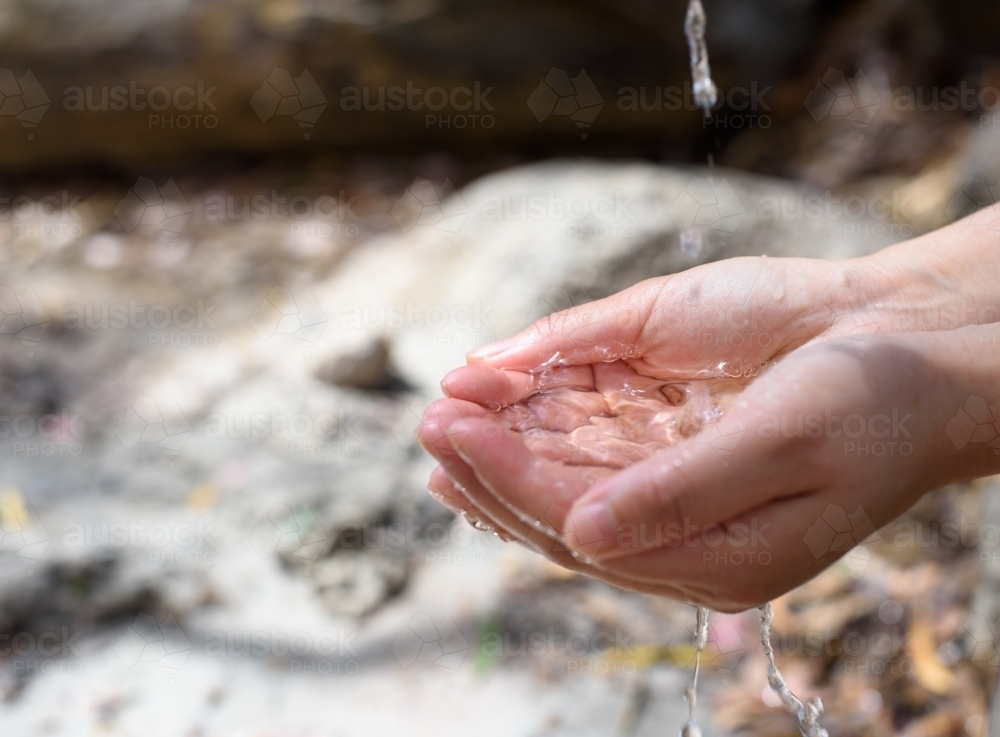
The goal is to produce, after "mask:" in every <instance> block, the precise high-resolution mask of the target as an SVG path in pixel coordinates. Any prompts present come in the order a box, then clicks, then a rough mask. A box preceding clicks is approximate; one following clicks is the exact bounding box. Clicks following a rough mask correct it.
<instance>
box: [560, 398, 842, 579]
mask: <svg viewBox="0 0 1000 737" xmlns="http://www.w3.org/2000/svg"><path fill="white" fill-rule="evenodd" d="M738 401H739V402H740V405H741V406H742V405H743V404H744V403H745V401H744V400H742V399H739V398H738ZM721 407H722V410H723V413H724V414H723V417H722V419H721V420H720V421H719V422H718V423H716V424H709V425H705V426H703V427H702V428H701V430H700V431H699V432H698V433H697V434H695V435H694V436H693V437H691V438H689V439H688V440H686V441H684V442H682V443H681V444H679V445H677V446H674V447H671V448H667V449H665V450H663V451H661V452H659V453H657V454H656V455H654V456H652V457H651V458H648V459H647V460H645V461H642V462H640V463H637V464H635V465H634V466H630V467H629V468H626V469H624V470H623V471H620V472H619V473H617V474H616V475H614V476H612V477H611V478H609V479H607V480H605V481H603V482H602V483H599V484H596V485H595V486H594V488H593V489H591V490H588V492H587V493H586V494H584V495H582V496H581V497H580V498H579V499H577V500H576V501H575V502H574V504H573V508H572V511H571V513H570V514H569V515H568V517H567V521H566V524H567V527H568V528H574V529H577V528H583V527H585V528H586V529H592V530H595V531H596V532H593V533H591V535H590V538H589V539H587V540H581V541H576V540H575V539H574V538H573V536H572V535H567V542H568V544H569V545H570V547H571V548H574V549H578V548H579V549H586V550H587V551H588V553H589V554H590V555H592V556H593V557H595V558H596V559H597V560H606V559H609V558H614V557H620V556H625V555H635V554H636V553H640V552H644V551H647V550H649V549H650V548H655V547H657V546H658V545H660V544H662V540H658V539H657V538H654V539H653V541H652V542H651V543H649V544H646V543H643V542H641V541H640V542H639V543H637V544H622V538H621V536H620V533H621V532H622V531H623V530H626V529H631V526H636V525H641V524H644V523H645V524H649V523H656V524H660V525H670V526H672V527H675V528H679V529H682V530H683V529H690V528H691V526H695V527H696V528H702V527H704V526H706V525H709V524H711V523H719V522H724V521H725V520H729V519H732V518H734V517H736V516H737V515H739V514H742V513H743V512H746V511H747V510H750V509H754V508H756V507H759V506H761V505H763V504H765V503H766V502H768V501H771V500H772V499H773V498H775V497H777V496H782V495H790V494H795V493H801V492H805V491H811V490H814V489H816V488H819V487H821V486H822V485H823V473H824V471H823V470H822V468H821V464H819V463H813V462H811V458H812V454H811V453H808V452H807V450H806V448H803V449H802V452H799V453H787V452H786V450H787V447H786V443H787V441H783V440H782V439H775V438H771V437H762V436H761V434H760V433H756V432H748V430H747V425H746V424H744V422H743V420H742V419H741V417H740V415H739V414H738V413H737V411H736V410H737V409H738V408H737V407H736V406H735V402H734V401H733V400H731V399H726V400H723V401H722V404H721ZM743 411H745V412H747V413H750V412H751V410H750V408H749V405H748V407H747V408H746V409H745V410H743ZM748 416H749V414H748ZM596 538H600V539H602V540H604V541H605V544H604V545H603V546H601V547H600V548H599V549H597V550H595V549H594V548H593V544H592V540H593V539H596Z"/></svg>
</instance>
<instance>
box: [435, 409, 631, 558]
mask: <svg viewBox="0 0 1000 737" xmlns="http://www.w3.org/2000/svg"><path fill="white" fill-rule="evenodd" d="M462 427H463V429H464V430H465V431H464V432H460V428H459V423H456V425H455V426H453V427H450V428H448V430H447V431H446V435H447V436H448V439H449V441H450V442H451V443H452V446H453V447H454V448H455V450H456V452H457V453H458V454H459V456H460V457H461V458H462V460H464V461H465V462H466V463H467V464H469V466H471V467H472V469H473V470H474V472H475V474H476V478H478V479H479V480H480V481H481V482H482V484H483V486H484V487H485V488H486V489H487V490H488V491H489V492H490V493H491V494H492V495H493V496H494V497H495V498H496V499H497V500H498V501H499V502H501V503H502V505H503V506H504V507H505V508H506V509H508V510H509V511H511V512H513V513H514V515H515V516H516V517H517V518H518V519H519V520H521V521H522V522H524V523H525V524H527V525H529V526H531V527H533V528H535V529H536V530H538V531H539V532H540V533H542V534H545V535H548V536H549V537H551V538H553V539H558V538H559V537H560V535H561V534H562V531H563V528H564V522H565V518H566V515H567V514H568V512H569V509H570V507H571V506H572V505H573V503H574V502H575V501H576V499H578V498H579V497H580V496H581V495H583V494H585V493H586V492H587V491H588V490H589V489H590V487H591V486H593V485H594V484H595V483H597V482H598V481H600V480H601V479H603V478H607V477H608V476H610V475H611V473H613V472H612V471H611V470H610V469H606V468H600V467H593V466H580V467H573V466H567V465H564V464H562V463H559V462H557V461H553V460H550V459H547V458H542V457H539V456H537V455H535V454H534V453H532V452H531V451H530V450H529V448H528V447H527V446H526V445H525V443H524V442H523V441H522V440H521V439H520V438H519V437H517V436H516V435H515V434H512V433H508V432H505V431H504V428H503V427H502V426H501V425H500V424H499V423H497V422H496V421H495V420H494V419H492V418H488V417H487V418H469V419H467V420H464V421H463V424H462ZM577 533H578V534H577V538H578V539H583V538H584V537H586V536H587V534H586V531H577ZM577 552H579V553H581V554H583V555H585V554H586V551H583V550H580V551H577Z"/></svg>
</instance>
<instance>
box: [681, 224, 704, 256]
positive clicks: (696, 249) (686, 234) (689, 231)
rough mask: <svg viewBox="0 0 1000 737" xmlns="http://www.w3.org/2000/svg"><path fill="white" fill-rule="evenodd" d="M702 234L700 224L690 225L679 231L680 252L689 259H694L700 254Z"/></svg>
mask: <svg viewBox="0 0 1000 737" xmlns="http://www.w3.org/2000/svg"><path fill="white" fill-rule="evenodd" d="M704 239H705V238H704V234H703V233H702V230H701V226H700V225H690V226H688V227H687V228H684V230H682V231H681V253H683V254H684V255H685V256H687V257H688V258H690V259H696V258H698V256H699V255H700V254H701V247H702V244H703V242H704Z"/></svg>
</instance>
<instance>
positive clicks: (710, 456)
mask: <svg viewBox="0 0 1000 737" xmlns="http://www.w3.org/2000/svg"><path fill="white" fill-rule="evenodd" d="M876 296H877V295H876V290H875V289H874V286H873V285H871V284H870V283H868V282H866V279H865V277H864V274H863V273H862V272H860V271H859V270H857V269H854V268H853V267H852V266H851V265H850V264H848V263H835V262H819V261H803V260H768V259H734V260H731V261H727V262H722V263H719V264H713V265H710V266H706V267H701V268H699V269H693V270H691V271H689V272H686V273H684V274H681V275H677V276H674V277H667V278H664V279H656V280H651V281H649V282H644V283H643V284H640V285H637V286H636V287H634V288H632V289H630V290H627V291H625V292H623V293H621V294H619V295H615V296H614V297H612V298H609V299H607V300H602V301H600V302H595V303H591V304H589V305H584V306H582V307H579V308H575V309H573V310H570V311H567V312H564V313H559V314H557V315H553V316H551V317H549V318H545V319H543V320H542V321H539V322H538V323H536V324H535V325H534V326H532V327H531V328H529V329H528V330H527V331H526V332H525V333H523V334H521V335H520V336H517V337H515V338H514V339H511V340H509V341H503V342H501V343H500V344H494V345H491V346H489V347H488V349H487V350H486V351H480V352H478V353H474V354H472V355H471V356H470V363H471V364H472V365H471V366H469V367H465V368H463V369H459V370H456V371H455V372H452V374H449V376H448V377H446V379H445V381H444V382H443V386H444V389H445V392H446V394H448V396H449V397H450V398H449V399H445V400H441V401H440V402H438V403H436V404H435V405H433V406H432V407H431V409H430V410H429V411H428V414H427V417H426V418H425V423H424V425H423V427H422V430H421V435H420V439H421V441H422V442H423V444H424V445H425V447H426V448H427V449H428V450H429V451H430V452H431V453H432V454H433V455H435V457H437V459H438V460H439V461H440V462H441V464H442V465H441V468H440V469H439V470H437V471H436V472H435V474H434V476H433V478H432V482H431V487H432V490H434V491H435V492H436V493H437V494H438V495H439V496H440V497H441V498H442V500H443V501H444V502H445V503H446V504H448V505H449V506H451V507H452V508H454V509H458V510H462V511H463V512H465V513H466V514H468V515H469V516H471V517H472V518H473V519H474V520H476V521H478V522H479V523H481V524H483V525H486V526H488V527H491V528H493V529H495V530H496V531H497V532H498V534H501V535H502V536H504V537H507V538H510V539H515V540H518V541H519V542H522V543H524V544H526V545H528V546H529V547H531V548H532V549H534V550H537V551H538V552H540V553H542V554H545V555H548V556H549V557H551V558H553V559H554V560H556V561H557V562H560V563H562V564H563V565H566V566H567V567H570V568H574V569H576V570H581V571H584V572H587V573H589V574H591V575H594V576H596V577H598V578H602V579H603V580H607V581H609V582H611V583H614V584H616V585H619V586H622V587H625V588H632V589H635V590H640V591H647V592H651V593H659V594H664V595H668V596H672V597H674V598H680V599H684V600H687V601H690V602H693V603H699V604H704V605H708V606H712V607H714V608H719V609H724V610H739V609H743V608H746V607H748V606H752V605H754V604H758V603H761V602H762V601H765V600H767V599H769V598H772V597H773V596H775V595H777V594H780V593H782V592H784V591H786V590H788V589H789V588H791V587H793V586H795V585H796V584H798V583H801V582H802V581H804V580H806V579H807V578H809V577H810V576H812V575H814V574H815V573H816V572H818V571H819V570H820V569H822V568H823V567H825V566H826V565H828V564H829V563H830V562H832V561H833V560H835V559H836V558H837V557H839V556H840V555H843V554H844V552H846V550H847V549H848V548H850V547H853V545H854V544H856V543H859V542H861V541H862V538H863V537H864V535H867V534H868V533H869V532H873V531H874V529H875V527H877V526H879V525H880V524H882V523H884V522H887V521H888V520H889V519H891V518H892V517H893V516H895V515H896V514H898V513H899V512H901V511H902V510H903V509H905V508H906V507H907V506H908V505H909V504H911V503H912V502H913V501H914V500H915V498H916V497H915V496H914V495H915V494H918V493H920V492H922V491H923V490H926V489H927V488H930V487H929V486H928V485H927V484H928V483H935V482H939V481H941V474H940V473H936V472H935V469H937V468H938V466H935V465H934V464H933V463H932V461H933V459H935V458H937V457H938V456H939V455H940V452H939V448H940V442H939V440H940V439H941V438H940V437H938V434H939V433H941V432H943V426H942V423H944V422H947V418H948V417H950V416H951V415H952V414H954V407H953V406H952V405H951V404H950V403H949V402H951V401H952V399H953V398H952V397H950V395H949V396H948V397H947V398H943V395H934V396H938V397H939V398H938V399H937V400H933V401H937V402H938V404H937V405H934V406H929V404H928V403H929V402H932V398H928V395H927V393H926V392H922V391H921V387H924V386H926V385H927V382H934V381H938V382H939V383H940V381H941V376H940V375H939V374H941V372H942V371H944V369H941V368H939V367H936V364H935V362H934V360H932V359H931V358H928V356H929V355H934V354H933V353H931V354H928V353H927V344H928V341H930V342H933V335H932V336H931V338H927V337H926V335H923V334H921V335H922V336H923V337H922V338H921V340H922V341H923V342H919V341H918V342H913V340H916V337H914V338H913V339H912V340H911V342H910V343H907V342H906V341H905V340H902V339H900V338H898V337H892V338H890V337H885V338H876V339H872V338H871V336H870V332H873V331H877V330H878V329H879V327H880V319H881V318H880V315H879V311H878V306H877V304H876V302H875V297H876ZM836 336H848V337H842V338H840V339H836V340H832V339H833V338H835V337H836ZM852 336H853V337H852ZM828 338H829V339H831V340H827V341H825V342H817V341H819V340H820V339H828ZM901 340H902V342H900V341H901ZM812 343H816V344H815V345H809V344H812ZM777 359H780V360H779V361H778V362H777V364H776V365H772V364H773V363H774V362H775V360H777ZM758 374H759V376H758ZM755 377H756V378H755ZM748 381H749V384H747V382H748ZM846 418H850V419H849V420H848V419H846ZM838 423H839V424H838ZM844 423H847V424H846V425H845V424H844ZM852 423H853V424H852ZM887 423H888V424H887ZM886 433H888V434H886ZM890 436H891V437H890ZM887 438H889V439H888V440H887ZM875 443H878V444H879V445H878V448H879V455H875V454H874V444H875ZM862 448H864V449H865V450H864V455H862ZM886 453H889V454H891V455H889V456H888V457H886ZM831 510H832V511H831ZM831 515H832V516H831ZM845 519H846V520H847V523H848V524H849V526H850V529H849V530H843V529H834V528H837V527H838V526H840V525H841V523H842V520H845ZM831 523H832V525H833V526H832V527H831ZM828 529H832V530H833V537H832V538H831V539H827V538H830V534H829V532H828ZM862 533H863V534H862ZM845 535H846V536H845ZM847 543H849V544H847Z"/></svg>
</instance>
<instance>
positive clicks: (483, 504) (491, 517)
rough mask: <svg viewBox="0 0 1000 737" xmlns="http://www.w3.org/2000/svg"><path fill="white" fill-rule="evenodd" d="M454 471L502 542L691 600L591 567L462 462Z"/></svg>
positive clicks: (681, 595) (469, 503)
mask: <svg viewBox="0 0 1000 737" xmlns="http://www.w3.org/2000/svg"><path fill="white" fill-rule="evenodd" d="M451 472H452V473H454V474H456V475H457V476H458V477H459V478H461V479H462V480H463V483H462V485H461V487H459V486H457V485H455V484H453V488H455V489H457V490H459V493H461V494H463V495H464V496H465V497H466V508H467V509H470V508H471V509H472V510H473V511H471V512H469V516H471V517H474V518H475V519H476V520H479V521H481V522H482V524H483V525H485V526H487V527H489V528H490V529H492V530H493V531H494V532H496V533H497V534H498V535H499V536H500V538H501V539H502V540H505V541H514V542H517V543H519V544H521V545H523V546H524V547H526V548H528V549H529V550H531V551H532V552H534V553H538V554H540V555H543V556H545V557H546V558H548V559H549V560H551V561H552V562H553V563H556V564H557V565H560V566H562V567H563V568H566V569H567V570H571V571H574V572H576V573H581V574H584V575H587V576H590V577H591V578H596V579H598V580H599V581H604V582H605V583H608V584H611V585H612V586H617V587H618V588H622V589H627V590H629V591H638V592H640V593H643V594H652V595H654V596H666V597H669V598H672V599H678V600H681V601H690V600H691V594H690V592H689V591H688V590H687V588H686V587H685V586H683V585H680V584H677V583H675V582H671V583H664V582H662V581H648V580H640V579H637V578H635V577H633V576H631V575H628V574H623V573H616V572H610V571H606V570H603V569H602V568H600V567H596V566H593V565H590V564H588V563H587V562H586V561H585V560H584V559H583V558H581V557H579V556H577V555H574V554H573V553H572V552H571V551H570V550H569V549H568V548H566V546H565V545H563V544H562V543H561V542H559V541H558V540H556V539H553V538H552V537H551V536H549V535H546V534H544V533H542V532H540V531H539V530H538V529H536V528H535V527H534V526H533V525H529V524H528V523H526V522H524V521H523V520H521V519H520V518H519V517H518V516H517V515H515V514H514V513H513V512H511V511H510V510H509V509H507V507H506V506H504V505H503V503H502V502H500V501H499V500H498V499H497V498H496V497H495V496H493V495H492V494H491V493H490V492H489V491H487V490H486V489H485V488H484V487H483V486H482V485H481V483H480V482H479V481H478V479H477V478H476V477H475V474H474V472H473V471H472V469H471V468H469V467H468V466H467V465H466V464H464V463H463V462H462V461H458V462H457V463H455V464H453V465H452V466H451Z"/></svg>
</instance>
